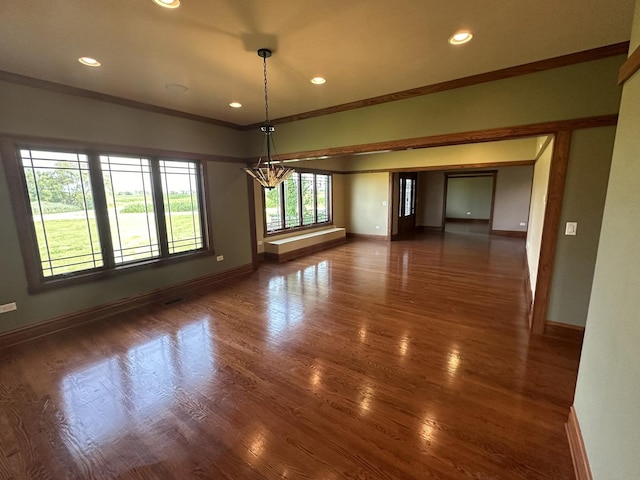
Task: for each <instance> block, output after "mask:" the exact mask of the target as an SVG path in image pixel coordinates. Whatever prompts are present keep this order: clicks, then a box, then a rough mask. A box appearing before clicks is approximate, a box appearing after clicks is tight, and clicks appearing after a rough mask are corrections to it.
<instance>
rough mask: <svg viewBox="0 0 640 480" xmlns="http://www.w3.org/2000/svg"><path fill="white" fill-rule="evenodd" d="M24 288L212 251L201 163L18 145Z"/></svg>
mask: <svg viewBox="0 0 640 480" xmlns="http://www.w3.org/2000/svg"><path fill="white" fill-rule="evenodd" d="M18 166H19V168H18V169H17V171H16V172H14V173H15V174H16V175H17V178H19V179H20V178H21V179H22V180H23V181H22V182H21V183H22V185H23V186H24V189H23V190H24V191H23V195H21V196H22V197H24V198H25V199H26V200H27V202H26V204H27V205H26V207H27V210H26V214H27V215H26V217H27V219H28V220H30V221H29V222H27V223H28V224H29V225H28V227H29V230H30V232H31V234H32V239H33V242H32V243H33V244H34V247H35V248H33V250H34V251H33V252H31V253H29V251H28V249H26V250H25V254H26V255H28V256H29V259H28V261H26V262H25V263H26V264H27V267H28V270H29V266H30V265H32V266H33V268H32V270H34V271H33V272H28V275H29V280H30V286H31V288H32V289H38V288H39V287H42V286H45V285H54V284H63V283H67V281H69V280H71V279H73V278H77V277H82V278H86V277H87V275H100V274H104V273H105V272H107V271H113V270H119V269H122V268H125V267H132V266H137V265H140V264H148V263H157V262H160V261H163V262H164V261H168V260H170V259H174V258H178V257H184V256H187V255H193V254H200V253H210V250H211V247H210V245H209V242H208V238H209V237H210V235H209V234H208V233H207V230H206V228H205V226H206V225H208V222H206V221H205V218H206V216H205V213H206V212H205V211H204V208H203V205H204V204H205V203H204V202H203V195H204V191H203V188H202V168H203V167H202V165H201V163H200V162H199V161H194V160H179V159H164V158H159V157H156V156H137V155H120V154H111V153H107V152H90V153H89V152H82V153H79V152H74V151H73V150H71V149H69V150H67V151H65V150H57V149H51V148H40V147H23V148H19V149H18Z"/></svg>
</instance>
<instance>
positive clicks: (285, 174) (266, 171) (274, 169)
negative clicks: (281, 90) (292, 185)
mask: <svg viewBox="0 0 640 480" xmlns="http://www.w3.org/2000/svg"><path fill="white" fill-rule="evenodd" d="M271 54H272V52H271V50H269V49H268V48H261V49H259V50H258V56H259V57H261V58H262V70H263V76H264V116H265V123H264V124H263V125H262V126H261V127H260V130H261V131H262V132H263V133H264V135H265V142H266V150H267V159H266V166H262V167H261V166H260V164H261V163H262V157H263V156H262V153H264V149H263V150H262V153H261V154H260V157H259V158H258V163H257V165H256V166H255V167H253V168H245V169H244V171H245V172H247V173H248V174H249V175H251V176H252V177H253V178H255V179H256V180H257V181H258V182H259V183H260V185H262V186H263V187H265V188H269V189H271V188H274V187H276V186H278V185H279V184H281V183H282V182H284V181H285V180H286V179H287V178H289V176H291V174H292V173H293V172H294V170H293V169H292V168H286V167H284V166H282V165H274V164H273V163H272V159H271V147H272V142H273V137H272V136H271V135H272V133H273V132H274V131H275V128H274V127H273V125H271V120H270V119H269V90H268V84H267V58H269V57H270V56H271ZM273 150H274V153H275V154H276V155H277V152H276V151H275V144H274V145H273Z"/></svg>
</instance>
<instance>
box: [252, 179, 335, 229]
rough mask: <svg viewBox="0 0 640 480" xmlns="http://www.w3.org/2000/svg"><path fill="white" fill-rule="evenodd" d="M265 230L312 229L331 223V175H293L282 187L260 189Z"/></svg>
mask: <svg viewBox="0 0 640 480" xmlns="http://www.w3.org/2000/svg"><path fill="white" fill-rule="evenodd" d="M264 215H265V231H266V233H267V234H273V233H278V232H280V231H283V230H292V229H299V228H308V227H314V226H317V225H322V224H326V223H330V222H331V175H330V174H321V173H313V172H294V173H293V174H292V175H291V176H290V177H289V178H288V179H287V180H285V181H284V182H283V183H282V184H280V185H278V186H277V187H275V188H272V189H267V188H265V189H264Z"/></svg>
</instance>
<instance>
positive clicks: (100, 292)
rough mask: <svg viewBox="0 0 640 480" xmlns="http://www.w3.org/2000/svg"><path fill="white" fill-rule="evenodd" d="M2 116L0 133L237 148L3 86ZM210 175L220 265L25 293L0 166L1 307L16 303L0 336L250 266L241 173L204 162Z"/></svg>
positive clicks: (214, 133)
mask: <svg viewBox="0 0 640 480" xmlns="http://www.w3.org/2000/svg"><path fill="white" fill-rule="evenodd" d="M0 112H2V114H1V115H0V132H2V133H12V134H20V135H36V136H41V137H48V138H63V139H72V140H73V139H76V140H82V141H90V142H97V143H107V144H116V145H127V146H134V147H151V148H162V149H168V150H179V151H187V152H199V153H211V154H220V155H229V154H232V153H235V152H236V148H237V146H236V143H237V142H238V135H237V133H236V132H234V131H232V130H228V129H225V128H220V127H216V126H212V125H208V124H202V123H198V122H193V121H190V120H182V119H177V118H174V117H169V116H166V115H159V114H154V113H149V112H143V111H140V110H135V109H131V108H127V107H121V106H117V105H111V104H105V103H103V102H98V101H95V100H89V99H84V98H76V97H70V96H68V95H62V94H58V93H53V92H48V91H44V90H38V89H33V88H28V87H22V86H17V85H13V84H8V83H4V82H0ZM4 161H5V159H3V163H4ZM208 174H209V177H208V179H207V182H208V185H209V191H210V203H209V205H208V208H209V209H210V211H211V216H212V219H213V224H214V238H213V243H214V247H215V249H216V253H217V254H222V255H224V258H225V259H224V261H222V262H216V259H215V256H211V257H206V258H201V259H194V260H189V261H186V262H182V263H178V264H173V265H170V266H165V267H160V268H152V269H149V270H143V271H136V272H129V273H126V274H122V275H119V276H117V277H114V278H110V279H108V280H101V281H97V282H89V283H86V284H82V285H77V286H70V287H65V288H59V289H56V290H53V291H50V292H46V293H39V294H36V295H30V294H28V293H27V282H26V276H25V271H24V266H23V262H22V254H21V251H20V245H19V241H18V235H17V231H16V227H15V223H14V217H13V214H12V211H11V202H10V198H9V193H8V190H7V180H6V178H5V172H4V168H0V222H1V224H2V226H3V227H2V228H0V245H2V248H1V249H0V304H3V303H9V302H17V305H18V310H17V311H15V312H11V313H6V314H3V315H2V316H1V317H0V332H2V331H8V330H12V329H15V328H18V327H23V326H26V325H31V324H34V323H37V322H40V321H43V320H48V319H51V318H53V317H56V316H58V315H62V314H65V313H71V312H74V311H78V310H83V309H86V308H90V307H93V306H96V305H100V304H104V303H107V302H110V301H114V300H119V299H122V298H126V297H131V296H134V295H138V294H141V293H144V292H148V291H151V290H154V289H158V288H162V287H167V286H170V285H174V284H177V283H181V282H184V281H187V280H190V279H193V278H197V277H201V276H205V275H209V274H213V273H216V272H221V271H224V270H228V269H231V268H235V267H239V266H242V265H246V264H248V263H250V262H251V244H250V229H249V215H248V212H249V205H248V195H247V181H246V174H245V173H244V172H243V171H242V169H241V168H240V166H239V165H237V164H234V163H217V162H209V163H208Z"/></svg>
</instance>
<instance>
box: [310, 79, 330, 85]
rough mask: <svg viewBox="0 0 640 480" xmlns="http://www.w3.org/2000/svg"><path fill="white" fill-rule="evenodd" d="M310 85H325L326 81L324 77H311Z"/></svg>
mask: <svg viewBox="0 0 640 480" xmlns="http://www.w3.org/2000/svg"><path fill="white" fill-rule="evenodd" d="M311 83H313V84H314V85H322V84H323V83H327V80H326V79H325V78H324V77H313V78H312V79H311Z"/></svg>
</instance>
